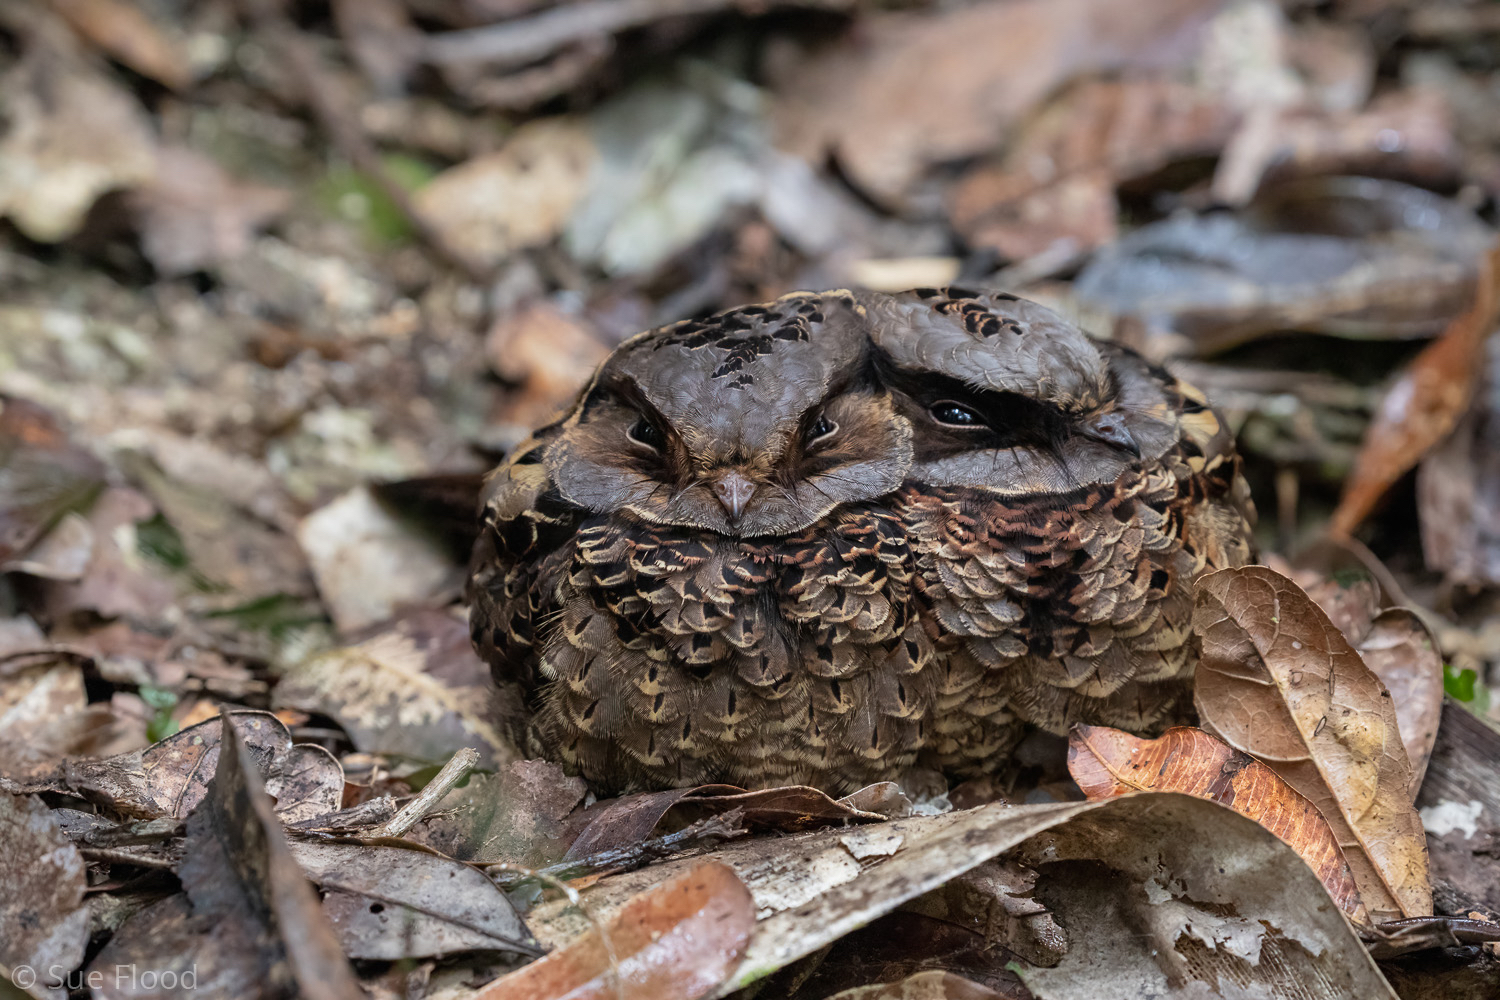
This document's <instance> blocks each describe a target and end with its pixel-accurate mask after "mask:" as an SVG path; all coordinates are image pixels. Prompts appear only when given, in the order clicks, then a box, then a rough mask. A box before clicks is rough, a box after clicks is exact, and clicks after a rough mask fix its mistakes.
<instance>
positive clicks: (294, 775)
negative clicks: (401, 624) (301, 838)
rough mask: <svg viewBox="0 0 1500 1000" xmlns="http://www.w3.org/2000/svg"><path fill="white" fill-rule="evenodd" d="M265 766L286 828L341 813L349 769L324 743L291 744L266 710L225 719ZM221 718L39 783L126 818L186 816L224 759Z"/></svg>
mask: <svg viewBox="0 0 1500 1000" xmlns="http://www.w3.org/2000/svg"><path fill="white" fill-rule="evenodd" d="M225 717H226V718H228V719H229V720H230V721H231V722H232V723H233V725H234V727H235V729H236V731H238V732H239V733H240V736H241V739H242V740H243V741H244V742H245V743H247V744H249V746H250V747H251V749H252V751H253V752H254V753H255V756H256V759H257V760H260V761H262V762H263V763H264V766H265V767H266V769H267V777H266V785H267V787H268V788H269V789H270V790H271V793H272V794H273V795H275V796H276V800H277V802H276V809H277V812H278V814H279V815H280V816H281V817H282V819H283V820H285V821H286V822H288V823H296V822H301V821H303V820H309V819H315V818H317V817H319V816H324V815H327V814H328V813H332V812H336V811H337V810H338V809H339V807H340V806H341V805H342V796H343V791H344V772H343V768H341V767H340V766H339V762H338V761H337V760H335V759H334V756H333V755H332V754H331V753H329V752H328V751H327V750H324V749H323V748H322V747H320V746H315V745H313V744H310V743H297V744H294V743H293V742H292V735H291V733H289V732H287V728H286V726H284V725H282V724H281V722H280V721H279V720H278V719H277V718H276V717H275V716H274V715H272V714H271V713H269V712H253V711H238V712H230V713H228V715H227V716H225ZM220 728H221V726H220V721H219V719H213V720H211V721H209V722H203V723H199V724H198V725H196V726H191V727H189V728H187V729H183V730H182V731H181V732H178V733H175V734H174V735H172V736H169V737H167V738H166V739H164V740H162V741H161V742H159V743H153V744H152V745H151V746H149V747H147V748H146V749H144V750H137V751H135V752H133V753H126V754H119V755H117V756H114V757H109V758H106V759H104V760H78V761H70V762H68V763H67V764H66V766H64V767H62V768H60V769H59V770H60V771H61V774H57V775H54V776H51V777H50V778H48V779H45V780H43V779H38V781H37V782H36V783H37V784H38V787H39V790H40V789H46V790H49V791H68V792H71V793H73V794H75V795H81V796H83V797H85V798H87V799H90V800H91V801H94V802H97V803H99V804H101V805H104V806H106V807H108V808H109V809H111V810H113V811H115V812H117V813H121V814H123V815H126V816H138V817H141V818H144V819H155V818H156V817H159V816H171V817H173V818H175V819H183V818H185V817H186V816H187V815H188V814H189V813H190V812H192V810H193V809H194V807H196V806H197V805H198V803H199V802H202V801H203V797H204V796H205V795H206V794H207V793H208V787H209V780H210V778H212V776H213V774H214V771H215V769H216V768H217V766H218V761H219V752H220V748H219V731H220Z"/></svg>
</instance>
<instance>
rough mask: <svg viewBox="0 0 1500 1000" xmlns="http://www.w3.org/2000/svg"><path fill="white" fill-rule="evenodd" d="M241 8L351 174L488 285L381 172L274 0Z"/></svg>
mask: <svg viewBox="0 0 1500 1000" xmlns="http://www.w3.org/2000/svg"><path fill="white" fill-rule="evenodd" d="M241 3H242V4H243V5H244V8H245V10H246V12H247V13H248V14H249V15H250V20H251V22H252V23H253V24H254V25H255V28H256V30H257V31H259V32H260V33H261V34H262V35H264V36H265V37H266V39H267V41H268V42H269V43H270V44H271V45H273V46H274V47H276V48H278V49H280V50H281V53H282V55H283V56H284V57H285V59H286V62H287V65H288V66H289V67H290V69H291V74H292V77H293V79H295V80H296V82H297V86H298V89H299V90H300V91H301V97H302V99H303V101H305V102H306V104H307V106H308V108H309V109H310V110H311V111H312V113H313V117H314V118H316V119H317V120H318V124H319V125H320V126H321V127H322V128H323V131H324V132H326V133H327V134H328V137H329V139H330V140H332V142H333V144H334V145H335V146H336V147H338V150H339V152H341V153H343V154H344V156H345V157H347V158H348V159H349V162H350V163H352V164H354V167H355V169H357V170H358V171H359V172H360V173H362V174H364V175H366V176H367V177H369V178H370V180H372V181H374V182H375V185H376V186H377V187H379V188H380V190H381V192H382V193H384V194H385V196H386V197H387V198H389V199H390V200H391V203H392V204H393V205H395V206H396V209H397V211H399V212H400V213H401V214H402V216H403V217H404V218H405V219H406V221H407V222H408V223H409V224H410V225H411V227H412V229H413V230H414V231H415V232H416V234H417V236H418V237H420V238H421V240H422V241H423V242H424V243H426V244H427V245H428V246H430V247H431V248H432V249H433V250H434V251H435V252H436V253H437V254H438V255H439V256H441V257H442V258H443V259H444V260H446V261H448V263H450V264H452V265H453V266H454V267H456V268H458V269H459V270H460V271H462V272H463V273H464V274H465V275H467V276H468V277H469V278H471V279H473V280H474V281H476V282H480V283H484V282H486V281H488V280H489V277H490V270H489V268H487V267H485V266H484V265H483V264H482V263H480V262H479V261H477V260H475V259H474V258H473V257H471V256H470V255H469V254H468V253H466V252H465V251H463V250H462V249H460V248H459V247H456V246H454V245H453V242H452V241H451V240H450V239H448V236H447V234H446V233H444V232H443V231H442V230H441V229H439V228H438V227H437V226H434V225H432V223H430V222H429V221H427V219H426V218H424V217H423V216H422V214H421V213H420V212H418V211H417V207H416V205H415V204H414V203H413V202H412V200H411V192H409V191H407V190H406V188H405V187H403V186H402V185H401V183H400V182H399V181H397V180H396V179H395V178H394V177H392V176H391V175H390V173H389V172H388V171H387V170H386V169H385V164H383V163H381V162H380V155H379V153H377V152H376V150H375V147H374V146H373V145H372V144H371V143H370V140H369V139H368V138H367V137H366V136H365V134H364V132H363V131H361V130H360V128H359V126H358V125H356V124H355V120H354V118H353V116H352V115H350V114H348V113H347V112H346V111H345V110H344V109H343V108H341V107H339V105H338V102H337V99H336V98H335V96H334V94H335V90H336V89H337V85H336V84H335V83H334V81H333V80H332V79H331V78H330V77H329V76H328V74H327V73H325V72H324V71H323V68H322V66H321V65H319V62H318V56H317V53H316V52H314V51H313V49H312V47H311V46H310V45H309V44H308V43H307V40H306V39H304V38H303V37H302V36H301V34H300V33H298V31H297V29H296V27H295V26H294V25H293V24H292V23H291V22H290V21H288V20H287V19H286V16H285V15H284V14H282V13H281V10H280V8H279V6H278V4H277V2H276V0H241Z"/></svg>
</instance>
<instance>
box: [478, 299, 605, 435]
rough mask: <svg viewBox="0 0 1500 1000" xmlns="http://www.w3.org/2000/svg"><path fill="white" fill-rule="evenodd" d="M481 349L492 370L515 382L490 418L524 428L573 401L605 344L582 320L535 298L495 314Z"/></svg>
mask: <svg viewBox="0 0 1500 1000" xmlns="http://www.w3.org/2000/svg"><path fill="white" fill-rule="evenodd" d="M484 352H485V355H486V356H487V358H488V360H489V363H490V369H491V370H492V371H494V372H495V374H497V375H499V376H500V377H501V378H503V379H505V380H506V381H508V382H514V383H517V384H518V385H519V386H520V391H519V392H515V393H511V394H508V395H507V396H506V397H505V399H504V400H503V401H502V403H501V405H500V408H499V409H498V410H497V411H496V412H494V413H492V414H491V417H490V419H491V421H493V422H495V423H500V424H512V425H515V426H516V427H517V428H518V429H521V428H524V429H526V430H529V429H530V428H533V427H538V426H541V425H542V424H544V423H546V422H547V421H548V420H551V419H552V418H553V417H555V416H557V414H558V413H559V412H560V411H561V410H562V409H563V408H564V407H565V406H567V405H568V404H569V403H571V402H572V401H573V399H574V397H576V396H577V395H578V390H580V389H582V388H583V386H584V384H585V383H587V382H588V380H589V376H591V375H592V374H593V373H594V369H595V368H597V367H598V366H599V363H600V362H601V361H603V360H604V358H605V356H606V355H608V354H609V348H607V347H605V346H604V343H603V341H601V340H600V339H599V338H598V337H597V336H595V335H594V332H593V330H592V329H590V328H589V326H588V325H587V324H586V323H584V322H583V321H582V320H580V319H578V318H577V317H574V316H570V315H569V314H567V313H565V312H563V311H562V310H561V309H559V308H558V307H557V306H555V305H553V304H552V303H550V302H543V301H538V302H530V303H527V304H525V305H523V306H521V307H520V308H519V309H517V310H515V311H514V312H507V313H504V314H502V315H500V316H498V317H496V319H495V323H494V325H493V326H491V327H490V331H489V333H488V334H486V336H485V341H484Z"/></svg>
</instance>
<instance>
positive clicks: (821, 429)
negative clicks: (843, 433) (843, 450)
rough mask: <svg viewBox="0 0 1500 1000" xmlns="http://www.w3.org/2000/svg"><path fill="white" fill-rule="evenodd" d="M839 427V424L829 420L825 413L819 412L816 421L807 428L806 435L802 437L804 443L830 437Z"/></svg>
mask: <svg viewBox="0 0 1500 1000" xmlns="http://www.w3.org/2000/svg"><path fill="white" fill-rule="evenodd" d="M838 429H839V425H838V424H836V423H834V422H833V421H832V420H829V419H828V417H827V415H826V414H819V415H818V419H817V421H816V422H815V423H814V424H813V425H812V426H811V427H809V428H808V429H807V437H805V438H803V441H802V443H803V444H804V445H809V444H812V443H814V442H816V441H821V440H823V439H824V438H826V437H831V436H832V435H833V434H834V432H836V431H837V430H838Z"/></svg>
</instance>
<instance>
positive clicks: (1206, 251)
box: [1073, 177, 1494, 354]
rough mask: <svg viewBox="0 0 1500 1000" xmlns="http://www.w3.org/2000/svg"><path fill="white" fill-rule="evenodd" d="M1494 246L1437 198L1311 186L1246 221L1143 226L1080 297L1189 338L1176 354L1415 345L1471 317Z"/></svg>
mask: <svg viewBox="0 0 1500 1000" xmlns="http://www.w3.org/2000/svg"><path fill="white" fill-rule="evenodd" d="M1493 240H1494V233H1493V231H1492V230H1491V229H1490V228H1489V227H1488V226H1486V225H1485V224H1484V223H1483V222H1482V221H1480V220H1479V218H1478V217H1477V216H1475V215H1474V213H1473V212H1472V211H1470V210H1468V209H1467V208H1464V207H1463V206H1462V205H1459V204H1458V203H1456V202H1454V201H1453V200H1451V199H1448V198H1443V197H1440V196H1438V195H1435V194H1433V193H1432V192H1430V191H1424V190H1422V189H1421V188H1417V187H1413V186H1411V185H1409V184H1400V183H1397V182H1395V181H1381V180H1376V179H1374V178H1371V177H1321V178H1310V179H1306V180H1301V181H1296V182H1290V183H1287V184H1282V185H1277V186H1276V187H1274V188H1271V189H1269V190H1267V191H1265V192H1263V193H1262V194H1261V196H1260V197H1259V198H1258V199H1257V200H1256V201H1255V202H1254V203H1252V204H1251V205H1250V206H1249V207H1247V208H1246V209H1245V210H1244V211H1242V212H1240V213H1235V214H1228V213H1210V214H1204V215H1187V214H1182V215H1173V216H1172V217H1170V218H1167V219H1164V220H1162V221H1160V222H1154V223H1150V224H1148V225H1145V226H1142V227H1141V228H1139V229H1137V230H1135V231H1133V232H1131V233H1130V234H1128V235H1127V236H1125V237H1124V238H1122V239H1120V240H1119V241H1118V242H1116V243H1113V244H1111V245H1110V246H1108V247H1106V248H1104V249H1103V250H1101V251H1100V252H1099V253H1098V254H1096V255H1095V256H1094V257H1093V259H1092V260H1090V262H1089V263H1088V265H1087V266H1086V267H1085V268H1084V269H1083V271H1082V272H1080V273H1079V275H1078V278H1077V280H1076V281H1075V282H1074V285H1073V290H1074V292H1075V293H1076V294H1077V296H1078V298H1079V300H1080V301H1081V302H1082V303H1083V304H1084V305H1086V306H1087V307H1089V308H1091V309H1098V310H1101V311H1103V312H1105V313H1107V314H1109V315H1113V316H1116V317H1119V316H1130V317H1135V318H1137V319H1139V320H1141V321H1142V322H1143V323H1145V325H1146V326H1147V328H1148V330H1149V331H1156V330H1163V331H1173V332H1175V333H1177V334H1180V335H1182V336H1183V337H1186V338H1188V339H1189V340H1190V341H1191V343H1189V344H1187V345H1182V344H1174V345H1170V346H1172V347H1173V348H1175V349H1176V350H1178V351H1181V350H1182V349H1183V348H1184V346H1186V347H1187V348H1188V349H1190V350H1193V351H1196V352H1197V353H1199V354H1207V353H1211V352H1214V351H1218V350H1222V349H1224V348H1226V347H1230V346H1233V345H1234V344H1237V343H1240V342H1242V341H1245V340H1249V339H1251V338H1253V337H1257V336H1260V335H1262V334H1267V333H1272V332H1275V331H1284V330H1306V331H1313V332H1320V333H1330V334H1335V335H1339V336H1349V337H1367V338H1391V337H1420V336H1427V335H1431V334H1433V333H1436V332H1438V331H1440V330H1442V329H1443V328H1444V326H1445V325H1446V324H1447V323H1448V322H1450V321H1451V320H1452V318H1453V317H1454V316H1456V315H1458V314H1459V313H1460V312H1462V311H1463V309H1464V307H1465V305H1466V304H1467V302H1468V300H1469V297H1470V296H1471V295H1472V293H1473V288H1474V282H1475V278H1476V265H1477V262H1478V258H1479V256H1480V255H1481V254H1482V253H1484V252H1485V251H1486V250H1487V248H1488V247H1489V246H1490V245H1491V243H1492V242H1493ZM1152 346H1153V348H1154V346H1155V345H1152Z"/></svg>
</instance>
